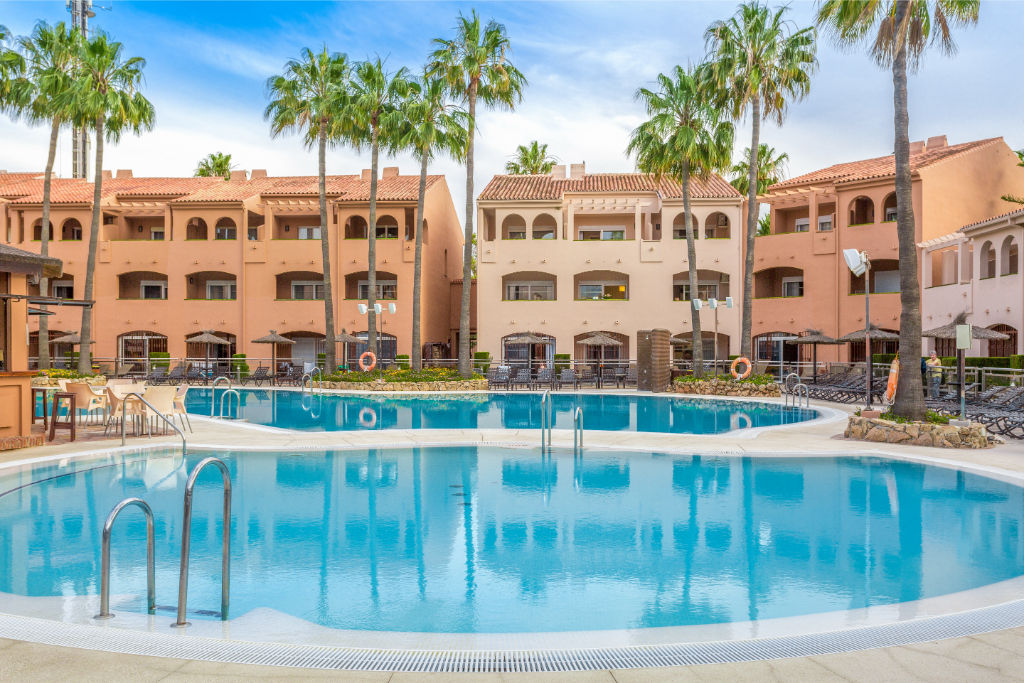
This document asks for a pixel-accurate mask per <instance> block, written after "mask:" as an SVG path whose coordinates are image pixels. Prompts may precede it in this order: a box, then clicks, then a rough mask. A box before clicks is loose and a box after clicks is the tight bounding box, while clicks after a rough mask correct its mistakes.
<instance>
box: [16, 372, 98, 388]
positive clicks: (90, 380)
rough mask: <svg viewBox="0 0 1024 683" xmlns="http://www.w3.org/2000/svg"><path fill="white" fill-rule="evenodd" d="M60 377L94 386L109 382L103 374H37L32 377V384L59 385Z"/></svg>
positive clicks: (37, 385) (40, 385) (39, 385)
mask: <svg viewBox="0 0 1024 683" xmlns="http://www.w3.org/2000/svg"><path fill="white" fill-rule="evenodd" d="M58 379H64V380H67V381H69V382H85V383H86V384H91V385H92V386H94V387H101V386H103V385H104V384H106V383H107V378H106V377H105V376H103V375H91V376H89V377H82V376H80V375H79V376H76V377H53V376H47V375H36V376H35V377H33V378H32V386H34V387H58V386H60V384H59V383H58V382H57V380H58Z"/></svg>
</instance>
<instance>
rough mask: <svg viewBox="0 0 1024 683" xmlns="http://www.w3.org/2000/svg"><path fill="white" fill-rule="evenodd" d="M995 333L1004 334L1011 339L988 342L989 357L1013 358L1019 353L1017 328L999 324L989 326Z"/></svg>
mask: <svg viewBox="0 0 1024 683" xmlns="http://www.w3.org/2000/svg"><path fill="white" fill-rule="evenodd" d="M988 329H990V330H992V331H993V332H1002V333H1003V334H1005V335H1006V336H1007V337H1009V339H990V340H989V342H988V355H989V356H990V357H991V356H1012V355H1014V354H1015V353H1017V328H1015V327H1011V326H1010V325H1004V324H1003V323H999V324H998V325H989V328H988Z"/></svg>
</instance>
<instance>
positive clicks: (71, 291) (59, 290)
mask: <svg viewBox="0 0 1024 683" xmlns="http://www.w3.org/2000/svg"><path fill="white" fill-rule="evenodd" d="M52 284H53V296H55V297H57V298H58V299H74V298H75V281H74V280H54V281H53V283H52Z"/></svg>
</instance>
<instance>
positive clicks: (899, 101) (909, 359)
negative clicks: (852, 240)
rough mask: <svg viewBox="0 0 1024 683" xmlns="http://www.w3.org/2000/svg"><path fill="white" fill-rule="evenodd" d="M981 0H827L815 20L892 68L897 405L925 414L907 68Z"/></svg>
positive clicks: (949, 49) (944, 42)
mask: <svg viewBox="0 0 1024 683" xmlns="http://www.w3.org/2000/svg"><path fill="white" fill-rule="evenodd" d="M979 5H980V2H979V0H913V1H912V2H911V1H909V0H869V1H864V0H825V1H824V2H823V3H822V4H821V6H820V7H819V8H818V25H819V26H822V27H824V28H825V29H826V30H827V31H828V32H829V33H831V34H832V36H833V37H834V38H835V40H836V42H838V43H839V44H841V45H845V46H849V45H855V44H857V43H859V42H860V41H862V40H865V39H866V40H870V41H871V48H870V49H871V56H872V57H874V59H875V61H876V62H877V63H878V64H879V65H880V66H882V67H889V68H890V69H891V71H892V84H893V105H894V109H895V116H894V120H893V124H894V144H893V148H894V157H895V164H896V174H895V178H894V181H895V185H896V235H897V237H898V239H899V248H900V251H899V255H900V306H901V311H900V347H899V348H900V357H901V358H903V360H904V362H903V363H902V365H901V366H900V374H899V383H898V386H897V389H896V399H895V403H894V404H893V412H894V413H896V414H897V415H899V416H900V417H905V418H908V419H912V420H921V419H923V418H924V416H925V403H924V392H923V391H922V386H921V373H920V372H919V369H918V365H917V359H918V358H920V357H921V282H920V281H919V279H918V272H917V244H916V243H917V234H916V233H917V230H916V228H915V221H914V206H913V203H912V188H911V179H910V131H909V114H908V111H907V71H908V68H909V69H911V70H913V69H916V68H917V65H918V64H919V63H920V60H921V56H922V54H923V53H924V51H925V48H927V47H928V45H929V43H936V44H938V46H939V48H940V49H941V50H942V51H943V52H944V53H946V54H953V53H954V52H955V51H956V44H955V43H954V42H953V36H952V33H951V28H952V27H953V26H967V25H970V24H974V23H976V22H977V21H978V8H979Z"/></svg>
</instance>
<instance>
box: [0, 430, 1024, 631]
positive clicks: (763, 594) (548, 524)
mask: <svg viewBox="0 0 1024 683" xmlns="http://www.w3.org/2000/svg"><path fill="white" fill-rule="evenodd" d="M206 455H209V453H200V452H196V453H194V454H190V455H189V456H188V459H187V462H183V461H182V458H181V456H180V455H174V454H173V453H170V452H161V451H158V452H155V453H150V454H148V455H147V454H143V455H139V454H133V455H129V456H126V457H122V456H116V457H114V456H111V457H106V458H103V459H100V460H82V461H72V463H71V464H69V465H66V466H59V465H37V466H33V467H31V468H23V469H22V470H19V471H17V472H12V473H8V474H2V475H0V591H3V592H8V593H16V594H19V595H29V596H75V595H94V594H96V593H97V592H98V584H99V576H98V575H99V565H100V555H99V549H100V530H101V527H102V524H103V521H104V519H105V518H106V515H107V513H108V512H109V511H110V509H111V508H112V507H113V506H114V505H115V504H116V503H117V502H118V501H120V500H121V499H123V498H125V497H127V496H141V497H143V498H145V499H146V500H147V501H148V502H149V503H150V504H151V505H152V507H153V511H154V513H155V515H156V535H157V545H156V553H157V556H156V558H157V604H158V605H160V606H162V607H161V609H160V610H158V615H163V616H166V618H167V621H168V623H170V621H171V620H172V617H173V615H172V611H171V609H170V606H173V605H174V604H175V599H176V586H177V563H178V553H179V548H180V542H181V527H180V525H181V504H182V495H183V490H184V482H185V478H186V475H187V471H188V469H189V468H190V467H191V466H193V465H194V464H195V463H196V462H198V460H199V459H200V458H202V457H204V456H206ZM220 455H222V456H223V457H224V459H225V460H226V462H227V464H228V465H229V467H230V468H231V472H232V476H233V481H234V488H235V497H234V508H233V515H232V520H231V525H232V533H233V542H232V548H231V553H232V563H233V564H232V566H233V571H232V577H231V585H232V595H231V605H232V616H233V617H238V616H241V615H243V614H245V613H246V612H248V611H249V610H252V609H254V608H260V607H268V608H273V609H275V610H280V611H282V612H285V613H287V614H290V615H294V616H296V617H300V618H303V619H307V620H309V621H312V622H315V623H317V624H322V625H324V626H330V627H335V628H344V629H362V630H375V631H377V630H380V631H417V632H447V633H463V632H476V633H501V632H529V631H564V630H571V631H575V630H590V629H620V628H643V627H655V626H676V625H691V624H711V623H722V622H730V621H746V620H751V619H755V620H756V619H767V618H772V617H788V616H797V615H806V614H814V613H819V612H826V611H832V610H847V609H855V608H860V607H866V606H871V605H884V604H891V603H897V602H903V601H908V600H916V599H919V598H923V597H931V596H938V595H942V594H946V593H951V592H954V591H960V590H965V589H969V588H975V587H979V586H983V585H986V584H989V583H993V582H996V581H1000V580H1003V579H1009V578H1012V577H1016V576H1019V575H1021V574H1022V573H1024V545H1022V543H1024V541H1022V538H1021V523H1022V517H1024V497H1022V489H1020V488H1018V487H1016V486H1014V485H1012V484H1009V483H1004V482H1001V481H997V480H993V479H988V478H985V477H981V476H977V475H973V474H968V473H964V472H959V471H956V470H951V469H943V468H938V467H930V466H925V465H919V464H912V463H906V462H894V461H882V460H873V459H863V458H842V459H834V458H802V459H796V458H793V459H791V458H761V459H759V458H739V457H736V458H730V457H708V456H697V455H694V456H682V455H670V454H658V453H655V454H651V453H627V452H622V453H609V452H602V451H590V450H588V451H585V452H584V455H583V457H582V459H575V458H574V457H573V455H572V453H571V452H561V451H557V450H556V451H555V452H554V453H553V454H552V455H551V456H550V457H545V456H542V455H541V454H540V453H539V452H538V451H536V450H531V449H519V448H498V447H493V448H484V447H481V448H480V449H479V450H478V449H476V448H413V449H408V448H401V449H379V450H353V451H337V452H326V453H325V452H305V453H301V454H295V453H287V452H282V453H267V452H250V453H244V454H235V453H226V454H220ZM195 505H196V507H195V517H194V526H193V537H192V549H193V550H192V552H193V555H192V574H191V579H190V584H189V586H190V595H189V606H190V609H193V610H196V612H195V613H193V614H192V615H190V618H192V619H211V618H216V617H215V616H211V615H210V611H211V610H217V609H218V608H219V604H220V603H219V599H220V597H219V596H220V592H219V591H220V587H219V578H218V570H219V566H220V547H219V543H220V533H221V531H220V530H221V519H220V481H219V476H218V474H217V473H216V471H215V470H214V469H210V470H208V471H205V472H204V473H203V474H202V475H201V476H200V478H199V485H198V487H197V490H196V494H195ZM144 538H145V529H144V524H143V518H142V515H141V514H140V513H139V512H138V511H137V510H135V509H128V510H126V511H125V513H124V514H123V515H122V517H121V518H120V519H119V521H118V524H117V525H116V527H115V529H114V533H113V549H114V550H113V572H112V591H113V593H114V594H115V596H116V595H127V596H128V597H126V598H124V599H122V600H115V602H114V604H113V605H112V607H113V610H114V611H115V612H129V611H135V612H140V613H141V612H143V611H144V609H145V606H144V600H145V595H144V594H145V550H144V546H145V543H144Z"/></svg>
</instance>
